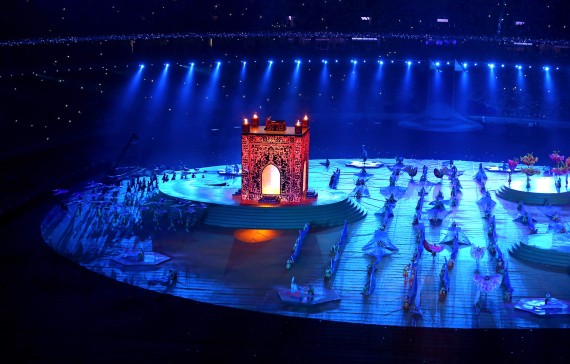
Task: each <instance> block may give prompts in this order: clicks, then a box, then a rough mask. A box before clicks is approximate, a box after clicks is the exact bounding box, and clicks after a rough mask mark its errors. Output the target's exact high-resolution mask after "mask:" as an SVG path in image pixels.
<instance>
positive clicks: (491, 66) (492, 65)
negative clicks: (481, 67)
mask: <svg viewBox="0 0 570 364" xmlns="http://www.w3.org/2000/svg"><path fill="white" fill-rule="evenodd" d="M487 66H489V68H490V69H493V68H495V64H494V63H489V64H488V65H487Z"/></svg>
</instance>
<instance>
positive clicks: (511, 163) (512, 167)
mask: <svg viewBox="0 0 570 364" xmlns="http://www.w3.org/2000/svg"><path fill="white" fill-rule="evenodd" d="M568 159H570V157H569V158H568ZM569 162H570V161H569ZM507 164H508V165H509V169H510V170H511V172H512V171H514V170H515V169H517V166H518V165H519V160H518V159H517V158H515V159H509V160H508V161H507Z"/></svg>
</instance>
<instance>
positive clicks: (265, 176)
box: [241, 116, 310, 203]
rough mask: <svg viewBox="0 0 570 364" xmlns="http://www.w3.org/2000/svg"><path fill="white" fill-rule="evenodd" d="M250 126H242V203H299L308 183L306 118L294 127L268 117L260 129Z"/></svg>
mask: <svg viewBox="0 0 570 364" xmlns="http://www.w3.org/2000/svg"><path fill="white" fill-rule="evenodd" d="M254 125H255V124H250V123H249V122H248V121H247V119H244V122H243V125H242V138H241V140H242V144H241V145H242V150H241V152H242V187H241V200H242V203H244V202H245V203H247V202H268V201H275V203H280V202H288V203H291V202H293V203H298V202H301V201H302V200H303V199H304V198H306V195H307V191H308V185H309V138H310V132H309V118H308V117H306V116H305V118H304V119H303V122H302V123H301V122H300V121H298V122H297V123H296V125H295V126H287V125H286V123H285V121H283V120H271V117H268V118H267V119H266V124H265V127H264V128H262V127H259V126H257V127H255V126H254ZM260 200H261V201H260Z"/></svg>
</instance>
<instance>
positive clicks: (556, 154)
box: [548, 150, 564, 165]
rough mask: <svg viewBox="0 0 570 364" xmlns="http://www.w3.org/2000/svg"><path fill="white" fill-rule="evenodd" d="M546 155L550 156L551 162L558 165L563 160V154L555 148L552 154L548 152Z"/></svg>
mask: <svg viewBox="0 0 570 364" xmlns="http://www.w3.org/2000/svg"><path fill="white" fill-rule="evenodd" d="M548 156H549V157H550V160H551V161H552V163H554V164H555V165H559V164H560V163H563V162H564V156H563V155H560V152H559V151H557V150H555V151H554V152H552V154H549V155H548Z"/></svg>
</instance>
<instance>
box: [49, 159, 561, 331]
mask: <svg viewBox="0 0 570 364" xmlns="http://www.w3.org/2000/svg"><path fill="white" fill-rule="evenodd" d="M347 161H348V160H339V159H336V160H331V166H330V167H329V169H328V170H327V169H326V168H325V167H324V166H322V165H320V164H319V162H322V160H312V161H311V169H310V188H314V189H315V190H316V191H319V190H323V191H325V190H328V188H329V187H328V182H329V178H330V174H331V173H332V171H333V170H334V169H335V168H337V167H338V168H340V169H341V171H342V172H341V178H340V183H339V185H338V191H340V192H344V193H346V194H347V195H348V194H350V193H351V191H352V190H353V188H354V185H355V181H356V178H357V177H356V176H355V175H354V174H355V173H358V171H359V170H358V169H354V168H350V167H346V166H345V163H346V162H347ZM381 161H382V162H384V163H386V164H388V165H389V164H392V163H393V162H394V161H393V160H381ZM405 162H406V164H412V165H417V166H418V167H419V169H421V167H422V166H423V165H426V166H427V167H428V170H429V171H430V172H429V174H428V179H429V180H430V181H432V182H434V187H433V189H432V190H431V191H430V194H429V195H428V196H426V206H429V205H427V204H428V203H429V202H430V201H432V200H433V199H434V198H435V195H436V194H437V192H439V191H441V192H442V193H443V195H444V196H445V197H446V198H449V196H450V183H449V179H447V177H444V178H443V180H439V181H438V180H437V178H435V177H434V176H433V174H432V172H431V171H433V169H434V168H440V167H441V162H442V161H438V160H406V161H405ZM455 165H456V166H457V167H458V169H459V171H463V172H464V173H463V175H462V176H461V177H460V181H461V184H462V186H463V189H462V194H461V195H460V200H459V204H458V206H457V207H454V208H451V210H452V212H451V214H450V215H448V216H447V217H446V218H445V219H444V221H443V223H442V225H441V226H440V227H431V226H429V223H428V222H427V214H426V213H424V214H423V219H424V220H425V221H424V220H422V221H424V222H425V223H426V239H427V240H428V241H429V242H430V243H432V244H435V243H439V242H440V240H441V239H443V237H444V236H445V234H446V232H447V230H448V228H449V226H450V224H451V223H452V222H453V221H455V222H456V223H457V224H458V225H459V226H461V227H462V229H463V231H464V232H465V234H466V235H467V236H468V238H469V239H470V241H471V242H472V243H473V244H474V245H477V246H485V245H486V243H487V234H486V222H485V220H484V219H482V214H481V211H480V209H479V207H478V205H477V204H476V201H477V200H479V199H480V198H481V197H482V195H481V191H480V189H479V185H478V184H477V183H476V182H475V180H474V179H473V176H474V175H475V173H476V172H477V168H478V165H479V163H478V162H471V161H455ZM491 165H496V164H490V163H489V164H484V166H491ZM220 168H223V167H219V166H218V167H208V168H205V169H202V170H203V171H207V172H206V173H204V176H205V181H211V182H215V181H218V182H221V181H227V180H224V179H223V177H220V176H218V175H217V173H215V171H216V170H217V169H220ZM369 173H372V174H373V177H372V178H370V179H369V180H368V182H367V186H368V188H369V190H370V194H371V196H370V197H363V198H361V199H360V200H359V203H360V204H361V206H362V207H363V208H365V209H366V210H368V214H367V215H366V217H365V218H364V219H363V220H360V221H358V222H355V223H353V224H350V225H349V227H348V231H349V237H348V243H347V244H346V246H345V248H344V249H343V250H342V251H341V255H340V263H339V266H338V270H337V271H336V273H335V275H334V276H333V279H332V281H331V284H330V286H327V287H329V288H331V289H333V290H335V291H336V292H337V293H338V295H339V296H340V297H341V300H340V302H336V303H328V304H325V305H322V306H317V307H304V306H290V305H286V304H284V303H282V302H281V301H280V300H279V297H278V294H277V289H279V288H283V287H288V286H289V283H290V282H291V279H292V278H293V277H294V278H295V282H297V283H298V284H302V285H306V284H311V285H313V286H314V287H315V289H316V291H317V293H319V292H323V291H324V289H325V283H324V280H323V276H324V273H325V269H326V267H327V264H328V263H329V262H330V258H331V254H330V248H331V246H332V245H333V244H334V243H335V242H336V241H337V240H338V238H339V236H340V231H341V227H337V228H329V229H317V230H314V231H313V230H312V231H310V232H309V235H308V236H307V238H306V240H305V243H304V244H303V247H302V250H301V253H300V255H299V258H298V260H297V261H296V263H295V264H294V266H293V267H292V268H291V269H290V270H287V269H286V267H285V263H286V260H287V258H288V257H289V255H290V254H291V249H292V247H293V244H294V242H295V239H296V238H297V235H298V232H297V231H296V230H283V231H265V232H264V231H258V232H255V234H253V235H252V234H248V233H244V232H243V231H240V230H233V229H224V228H218V227H211V226H203V225H202V226H196V227H195V228H193V229H192V230H191V231H190V232H186V231H184V229H180V228H179V229H177V231H173V230H171V231H168V227H169V226H168V225H165V226H161V227H160V228H161V230H160V231H159V230H155V229H154V228H153V226H147V227H145V229H146V233H145V234H144V235H142V234H139V235H135V236H128V234H124V231H120V229H116V228H113V226H112V221H111V220H110V219H109V220H108V221H107V222H106V226H104V227H103V228H101V229H100V230H96V229H95V227H94V225H95V221H96V219H95V209H91V210H88V209H84V211H83V214H82V216H81V217H75V218H74V217H73V216H74V214H75V208H76V207H74V205H70V210H69V211H68V212H67V214H66V213H64V212H62V210H61V208H60V207H55V208H53V209H52V210H51V211H50V212H49V213H48V215H47V216H46V217H45V219H44V222H43V224H42V233H43V236H44V239H45V240H46V241H47V243H48V244H49V245H50V246H51V247H52V248H53V249H54V250H55V251H57V252H59V253H60V254H61V255H64V256H66V257H67V258H68V259H70V260H72V261H74V262H75V263H76V264H80V265H81V266H83V267H86V268H87V269H89V270H92V271H94V272H97V273H99V274H101V275H104V276H107V277H109V278H110V279H114V280H117V281H120V282H125V283H127V284H129V285H133V286H138V287H142V288H144V289H149V290H153V291H158V292H161V293H164V294H169V295H175V296H180V297H183V298H185V299H189V300H194V301H200V302H207V303H211V304H215V305H220V306H227V307H234V308H238V309H243V310H250V311H259V312H264V313H271V314H277V315H285V316H294V317H300V318H307V319H317V320H328V321H338V322H349V323H358V324H370V325H390V326H404V327H406V326H417V327H430V328H509V329H511V328H514V329H518V328H547V327H548V328H567V327H568V325H570V317H568V316H559V317H553V318H550V319H548V320H545V319H544V318H540V317H535V316H533V315H531V314H529V313H526V312H521V311H518V310H515V309H514V307H513V306H514V304H515V303H516V302H517V301H518V300H519V299H521V298H528V297H544V295H545V294H546V292H550V293H551V295H552V297H555V298H557V299H561V300H570V295H569V293H570V290H569V289H568V288H569V287H570V276H569V275H568V272H566V271H564V270H561V269H555V268H554V267H552V266H540V265H537V264H530V263H528V262H526V261H523V260H519V259H517V258H515V257H511V256H509V254H508V250H509V247H511V246H512V245H513V244H516V243H518V242H521V241H522V242H526V241H527V239H528V237H529V234H528V229H527V227H526V226H524V225H521V224H519V223H517V222H515V221H513V219H514V218H515V217H516V216H517V214H518V211H517V209H516V205H517V204H516V202H511V201H506V200H501V199H499V198H498V197H496V196H495V194H494V193H493V192H494V191H495V190H497V189H498V188H500V187H501V186H502V185H504V184H505V182H506V178H507V176H506V175H505V174H502V173H493V172H487V176H488V177H489V180H488V182H487V184H486V187H487V189H488V190H489V191H491V192H492V197H493V199H494V200H495V201H496V202H497V205H496V206H495V208H494V212H493V213H494V214H495V216H496V223H497V234H498V245H499V247H500V249H501V250H502V251H503V253H504V255H505V257H506V260H507V264H508V268H509V272H510V280H511V284H512V287H513V289H514V292H513V300H512V302H505V301H504V300H503V294H502V291H501V289H500V288H498V289H496V290H494V291H491V292H490V293H488V294H487V296H486V298H485V299H484V298H483V297H481V299H480V304H479V306H480V307H479V308H478V307H476V306H475V304H474V303H475V301H476V293H477V288H476V285H475V282H474V280H473V277H474V275H475V274H476V273H479V274H482V275H488V274H492V273H494V272H495V266H496V263H497V262H496V258H494V257H492V256H490V255H489V254H488V252H486V254H485V256H484V257H483V259H482V260H481V261H480V262H478V263H477V262H476V261H475V260H474V259H473V258H472V257H471V255H470V249H469V247H466V248H464V247H461V249H460V250H459V254H458V259H457V262H456V264H455V267H454V269H452V270H451V271H450V292H449V294H448V295H447V297H446V298H445V299H440V297H439V295H438V289H439V273H440V269H441V266H442V264H443V262H444V257H447V258H449V256H450V253H451V250H450V249H449V247H446V248H445V249H444V250H443V251H442V252H441V253H440V254H438V255H437V256H436V258H435V259H432V257H431V255H430V254H429V253H427V252H425V254H423V255H422V257H421V260H420V265H419V267H420V268H419V280H420V282H421V287H422V289H421V309H422V311H423V316H422V317H417V316H415V315H413V314H412V313H410V312H407V311H405V310H403V308H402V307H403V301H404V297H406V296H407V295H408V294H409V291H410V285H409V284H407V283H405V282H404V278H403V270H404V267H405V266H406V264H408V263H409V262H410V259H411V258H412V255H413V252H414V251H415V250H416V248H417V244H416V243H415V239H414V231H413V227H412V224H411V222H412V217H413V215H414V208H415V206H416V202H417V199H418V197H417V193H416V190H415V189H414V187H413V183H410V182H409V180H410V177H409V176H408V175H407V174H403V175H401V176H400V177H399V181H398V183H397V184H398V186H402V187H404V189H406V192H405V194H404V196H403V197H402V198H401V199H400V200H399V201H398V203H397V205H396V208H395V209H394V217H393V218H391V220H390V221H389V223H388V225H387V227H386V232H387V233H388V235H389V237H390V239H391V241H392V243H393V244H394V245H396V246H397V247H398V248H399V252H398V253H396V254H392V255H389V256H384V257H383V258H382V259H381V260H380V262H379V264H378V270H377V273H376V278H377V286H376V289H375V291H374V292H373V293H372V294H371V295H368V296H367V295H364V294H363V293H362V291H363V287H364V283H365V279H366V272H367V266H368V264H369V263H370V262H372V261H373V258H372V257H370V256H368V255H365V254H364V253H363V252H362V246H363V245H364V244H366V243H368V242H369V240H370V239H371V237H372V235H373V233H374V231H375V230H376V229H378V227H379V220H378V218H377V216H376V215H375V214H374V213H375V212H377V211H378V210H379V209H380V207H381V206H382V205H383V203H384V199H385V198H384V196H382V195H381V194H380V190H381V188H383V187H386V186H388V177H389V175H390V172H389V170H388V169H387V168H386V167H382V168H380V169H370V170H369ZM418 178H419V175H418V176H417V177H416V178H415V180H417V179H418ZM523 178H524V176H523V175H522V174H514V175H513V179H514V181H513V183H518V179H523ZM438 182H439V183H438ZM167 183H169V182H167ZM239 185H240V183H239V178H238V179H236V180H231V181H230V183H228V186H224V187H211V188H214V189H215V188H219V189H231V190H234V189H235V188H237V187H239ZM123 189H124V186H123ZM119 196H122V194H119ZM83 198H85V199H88V196H84V197H83ZM119 198H121V197H119ZM426 208H427V207H426ZM448 208H449V207H448ZM527 211H529V212H530V213H531V215H532V217H533V218H535V219H536V220H537V222H536V227H537V229H538V234H537V235H533V239H536V237H537V236H541V235H546V234H547V229H548V222H549V220H548V218H547V217H546V216H545V215H544V213H543V211H542V210H541V207H538V206H527ZM559 214H560V218H561V221H568V219H569V218H570V207H568V206H560V209H559ZM252 236H253V237H252ZM564 236H566V235H564ZM139 247H140V248H142V249H143V250H145V251H154V252H158V253H161V254H164V255H166V256H168V257H170V258H171V259H170V260H168V261H167V262H164V263H162V264H160V265H158V266H156V267H136V266H135V267H132V266H124V265H121V264H118V263H116V262H114V261H112V258H113V257H116V256H118V255H120V254H122V253H123V252H125V251H126V250H128V249H133V248H136V249H138V248H139ZM169 269H173V270H176V271H177V272H178V274H179V275H178V281H177V283H176V284H171V285H162V284H150V282H161V281H163V280H164V278H165V277H166V274H167V273H168V270H169Z"/></svg>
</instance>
